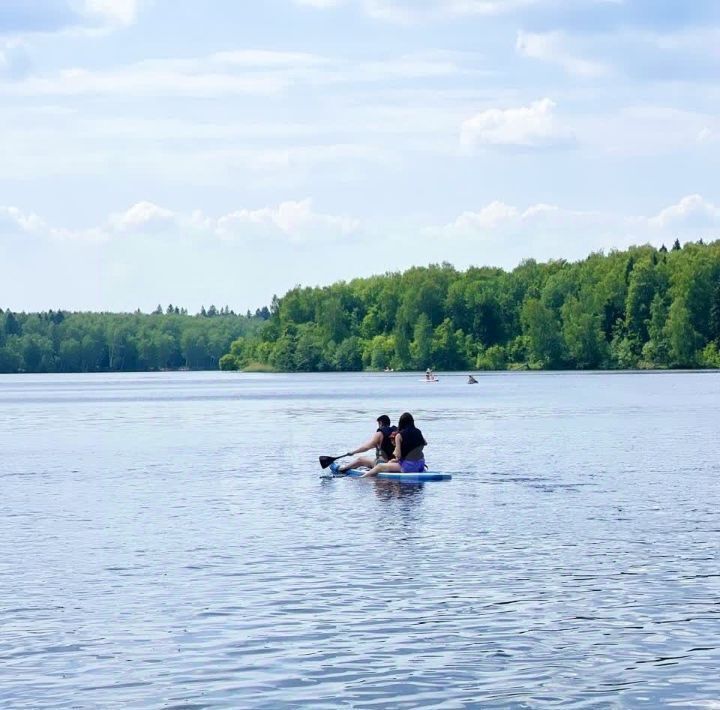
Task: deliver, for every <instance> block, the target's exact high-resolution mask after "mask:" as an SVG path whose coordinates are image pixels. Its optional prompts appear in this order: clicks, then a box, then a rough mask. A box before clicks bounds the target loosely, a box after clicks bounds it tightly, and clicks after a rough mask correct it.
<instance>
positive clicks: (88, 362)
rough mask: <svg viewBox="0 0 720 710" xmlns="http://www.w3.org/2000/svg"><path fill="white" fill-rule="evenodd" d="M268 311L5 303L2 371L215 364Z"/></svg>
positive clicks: (0, 333) (0, 323) (0, 319)
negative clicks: (147, 310) (27, 309)
mask: <svg viewBox="0 0 720 710" xmlns="http://www.w3.org/2000/svg"><path fill="white" fill-rule="evenodd" d="M269 316H270V313H269V312H268V311H267V309H264V311H257V312H256V314H255V315H254V316H251V315H250V313H248V314H247V315H244V316H238V315H235V314H234V313H233V312H232V311H230V309H229V308H221V309H217V308H215V306H211V307H210V308H209V309H207V310H205V308H203V309H202V311H201V312H200V314H198V315H195V316H192V315H188V313H187V311H186V310H185V309H181V308H178V307H176V306H172V305H170V306H168V307H167V308H166V309H165V310H163V309H162V307H161V306H158V307H157V309H155V311H154V312H153V313H152V314H143V313H140V312H139V311H138V312H136V313H69V312H67V311H48V312H45V313H13V312H12V311H10V310H6V311H3V310H2V309H0V372H6V373H7V372H116V371H138V370H165V369H180V368H188V369H193V370H208V369H217V367H218V362H219V360H220V357H221V356H222V354H223V353H226V352H227V351H228V349H229V348H230V344H231V343H232V342H233V341H234V340H236V339H237V338H238V337H241V336H248V335H251V334H252V333H254V332H256V331H257V330H258V328H259V326H260V325H261V324H262V323H263V322H264V320H265V318H269Z"/></svg>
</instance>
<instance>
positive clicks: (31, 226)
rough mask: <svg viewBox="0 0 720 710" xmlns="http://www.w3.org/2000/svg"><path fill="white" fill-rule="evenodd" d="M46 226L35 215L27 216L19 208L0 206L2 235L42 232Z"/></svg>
mask: <svg viewBox="0 0 720 710" xmlns="http://www.w3.org/2000/svg"><path fill="white" fill-rule="evenodd" d="M45 227H46V225H45V222H43V220H42V219H40V217H38V216H37V215H35V214H26V213H25V212H23V211H22V210H20V209H18V208H17V207H12V206H3V205H0V234H2V233H7V232H18V231H20V232H25V233H30V232H35V233H37V232H41V231H42V230H43V229H45Z"/></svg>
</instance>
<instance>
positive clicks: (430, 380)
mask: <svg viewBox="0 0 720 710" xmlns="http://www.w3.org/2000/svg"><path fill="white" fill-rule="evenodd" d="M420 382H428V383H430V382H440V378H439V377H431V378H430V379H428V378H427V377H421V378H420Z"/></svg>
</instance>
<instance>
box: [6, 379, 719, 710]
mask: <svg viewBox="0 0 720 710" xmlns="http://www.w3.org/2000/svg"><path fill="white" fill-rule="evenodd" d="M440 378H441V381H440V382H439V383H438V384H436V385H429V386H428V385H425V384H424V383H422V382H420V381H419V375H406V374H399V373H397V374H391V375H386V374H378V375H375V374H347V375H345V374H332V375H331V374H328V375H249V374H236V373H159V374H137V375H133V374H120V375H25V376H0V452H2V453H1V458H0V487H1V490H2V495H1V496H0V704H1V705H2V706H3V707H28V708H37V707H73V708H77V707H83V708H85V707H87V708H94V707H119V706H126V707H141V706H142V707H218V706H223V707H267V708H277V707H297V706H300V705H307V706H312V707H363V708H364V707H367V708H372V707H387V706H392V707H399V708H403V707H407V708H410V707H418V706H429V707H443V708H460V707H468V706H472V705H480V706H482V707H538V706H558V707H639V706H646V707H653V708H655V707H715V708H717V707H720V704H719V702H720V681H718V673H717V669H718V667H720V643H718V638H719V637H720V633H719V632H720V624H719V622H720V572H719V571H718V570H719V565H718V540H719V537H720V514H719V513H718V510H719V509H720V486H719V484H718V475H719V474H720V461H719V457H718V454H719V453H720V451H719V447H718V443H717V441H718V437H717V423H718V421H720V397H719V395H720V377H719V376H718V375H716V374H713V373H658V374H652V373H651V374H575V373H567V374H547V373H542V374H532V373H516V374H496V375H482V376H479V378H478V379H479V380H480V383H479V384H478V385H474V386H468V385H466V384H465V378H464V377H460V376H450V375H443V374H442V373H441V374H440ZM405 410H409V411H411V412H413V414H415V416H416V420H417V423H418V425H419V426H420V427H421V428H422V429H423V431H424V433H425V435H426V438H427V439H428V441H429V442H430V446H429V447H428V449H427V458H428V460H429V462H430V464H431V467H432V468H433V469H437V470H445V471H451V472H453V473H454V479H453V481H451V482H448V483H433V484H426V485H425V486H417V485H415V486H412V485H402V484H396V483H391V482H378V481H374V482H373V481H358V480H354V479H335V480H324V479H321V478H320V477H319V474H320V473H321V471H320V469H319V466H318V464H317V457H318V455H320V454H331V455H334V454H338V453H341V452H342V451H344V450H346V449H347V448H349V447H355V446H357V445H358V444H360V443H361V442H362V441H363V440H365V439H367V438H368V437H369V435H370V434H371V433H372V432H373V428H374V420H375V418H376V416H377V415H379V414H382V413H388V414H390V415H391V416H392V417H393V420H395V419H396V418H397V416H398V415H399V414H400V413H401V412H402V411H405Z"/></svg>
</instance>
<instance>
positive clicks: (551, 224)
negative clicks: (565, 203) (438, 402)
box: [426, 195, 720, 257]
mask: <svg viewBox="0 0 720 710" xmlns="http://www.w3.org/2000/svg"><path fill="white" fill-rule="evenodd" d="M704 229H705V230H706V229H720V207H718V206H717V205H715V204H713V203H712V202H710V201H708V200H706V199H705V198H704V197H702V196H701V195H688V196H687V197H684V198H682V199H681V200H680V201H679V202H678V203H677V204H674V205H670V206H668V207H665V208H664V209H662V210H661V211H660V212H659V213H658V214H657V215H655V216H653V217H647V216H643V215H626V214H620V213H613V212H600V211H591V210H573V209H567V208H564V207H560V206H558V205H550V204H544V203H539V204H535V205H531V206H529V207H527V208H525V209H521V208H519V207H517V206H514V205H509V204H506V203H504V202H499V201H496V202H491V203H489V204H488V205H486V206H484V207H482V208H481V209H479V210H477V211H475V212H472V211H467V212H464V213H462V214H460V215H459V216H458V217H456V218H455V219H453V220H452V221H450V222H448V223H447V224H444V225H440V226H436V227H430V228H428V229H427V230H426V233H427V234H430V235H434V236H436V237H442V238H444V239H448V240H453V239H459V240H466V241H467V240H472V241H476V240H480V241H483V242H488V243H493V242H495V243H503V244H504V245H505V246H506V247H507V248H511V247H512V245H516V246H517V245H526V246H528V248H529V247H531V246H532V245H533V244H534V243H536V242H538V241H539V242H541V243H543V244H544V245H545V246H547V245H548V244H553V245H555V246H556V247H557V255H558V256H566V257H568V256H569V255H570V254H575V255H582V254H583V253H588V252H589V251H592V250H593V249H597V248H612V247H618V248H622V247H625V246H629V245H630V244H636V243H642V242H656V243H660V242H662V241H666V240H668V239H671V238H672V237H674V236H676V235H677V234H681V235H685V236H686V237H687V238H690V239H697V238H700V237H702V236H705V237H709V238H712V235H708V234H703V233H702V232H700V231H699V230H704ZM718 236H720V235H718ZM563 249H565V250H566V253H563ZM528 255H529V254H526V256H528Z"/></svg>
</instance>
